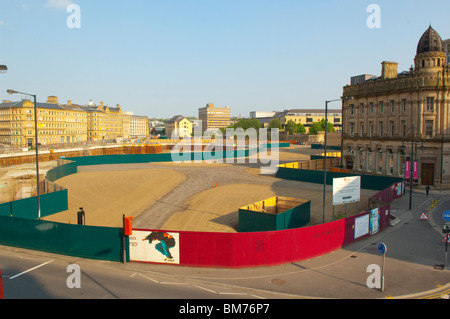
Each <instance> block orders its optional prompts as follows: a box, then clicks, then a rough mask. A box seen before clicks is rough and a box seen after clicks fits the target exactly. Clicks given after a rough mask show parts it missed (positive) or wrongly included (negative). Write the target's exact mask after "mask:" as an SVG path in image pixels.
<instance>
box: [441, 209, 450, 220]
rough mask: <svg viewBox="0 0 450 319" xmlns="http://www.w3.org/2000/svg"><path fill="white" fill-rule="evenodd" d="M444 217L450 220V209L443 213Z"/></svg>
mask: <svg viewBox="0 0 450 319" xmlns="http://www.w3.org/2000/svg"><path fill="white" fill-rule="evenodd" d="M442 218H444V220H445V221H447V222H450V210H447V211H445V212H444V213H443V214H442Z"/></svg>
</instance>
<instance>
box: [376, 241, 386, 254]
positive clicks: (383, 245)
mask: <svg viewBox="0 0 450 319" xmlns="http://www.w3.org/2000/svg"><path fill="white" fill-rule="evenodd" d="M378 251H379V252H380V253H381V254H383V255H384V254H385V253H386V251H387V247H386V245H385V244H384V243H380V244H379V245H378Z"/></svg>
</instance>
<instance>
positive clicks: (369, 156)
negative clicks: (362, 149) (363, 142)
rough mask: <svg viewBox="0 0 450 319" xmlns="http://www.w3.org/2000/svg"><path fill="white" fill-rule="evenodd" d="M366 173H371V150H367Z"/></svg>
mask: <svg viewBox="0 0 450 319" xmlns="http://www.w3.org/2000/svg"><path fill="white" fill-rule="evenodd" d="M367 171H368V172H371V171H372V149H371V148H368V149H367Z"/></svg>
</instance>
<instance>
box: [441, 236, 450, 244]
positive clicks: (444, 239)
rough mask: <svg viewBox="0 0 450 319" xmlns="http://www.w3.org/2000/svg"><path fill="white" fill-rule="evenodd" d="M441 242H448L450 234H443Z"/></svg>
mask: <svg viewBox="0 0 450 319" xmlns="http://www.w3.org/2000/svg"><path fill="white" fill-rule="evenodd" d="M441 242H443V243H445V242H447V243H450V236H449V235H447V236H445V237H444V238H442V240H441Z"/></svg>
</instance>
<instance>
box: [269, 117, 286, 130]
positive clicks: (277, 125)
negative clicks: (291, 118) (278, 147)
mask: <svg viewBox="0 0 450 319" xmlns="http://www.w3.org/2000/svg"><path fill="white" fill-rule="evenodd" d="M269 128H277V129H280V130H281V129H282V128H283V126H282V125H281V121H280V119H279V118H278V117H277V118H274V119H273V120H271V121H270V123H269Z"/></svg>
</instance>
